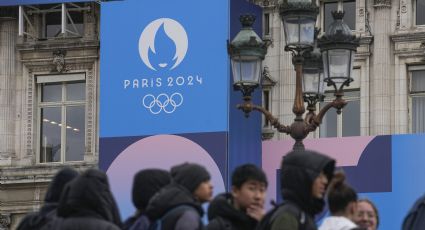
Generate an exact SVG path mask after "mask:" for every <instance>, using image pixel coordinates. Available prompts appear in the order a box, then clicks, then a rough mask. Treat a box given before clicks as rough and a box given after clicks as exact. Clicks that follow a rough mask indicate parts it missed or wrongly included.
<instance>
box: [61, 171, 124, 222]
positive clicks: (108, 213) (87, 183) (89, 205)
mask: <svg viewBox="0 0 425 230" xmlns="http://www.w3.org/2000/svg"><path fill="white" fill-rule="evenodd" d="M58 216H60V217H65V218H66V217H95V218H99V219H103V220H106V221H109V222H112V223H114V224H116V225H118V226H121V219H120V216H119V211H118V207H117V205H116V203H115V200H114V198H113V196H112V193H111V191H110V189H109V183H108V178H107V176H106V174H105V173H104V172H102V171H99V170H95V169H89V170H87V171H85V172H84V173H83V174H82V175H81V176H79V177H77V178H75V179H74V180H73V181H71V182H70V183H68V185H67V186H66V187H65V190H64V191H63V193H62V196H61V199H60V202H59V207H58Z"/></svg>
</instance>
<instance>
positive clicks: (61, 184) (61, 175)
mask: <svg viewBox="0 0 425 230" xmlns="http://www.w3.org/2000/svg"><path fill="white" fill-rule="evenodd" d="M77 176H78V172H77V171H75V170H74V169H72V168H68V167H65V168H62V169H60V170H59V171H58V172H57V173H56V175H55V176H54V177H53V179H52V182H50V184H49V188H48V189H47V193H46V196H45V197H44V204H43V206H42V207H41V209H40V211H39V212H36V213H31V214H28V215H27V216H26V217H25V218H24V219H23V220H22V221H21V223H20V224H19V226H18V228H17V229H18V230H31V229H40V228H41V227H42V226H44V225H45V224H47V223H48V222H49V221H50V220H52V219H54V218H56V209H57V207H58V204H59V198H60V196H61V194H62V191H63V189H64V188H65V185H66V184H67V183H68V182H70V181H71V180H73V179H74V178H75V177H77Z"/></svg>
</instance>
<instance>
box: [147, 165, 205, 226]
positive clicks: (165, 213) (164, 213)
mask: <svg viewBox="0 0 425 230" xmlns="http://www.w3.org/2000/svg"><path fill="white" fill-rule="evenodd" d="M171 178H172V182H171V184H169V185H167V186H165V187H164V188H162V189H161V190H160V191H159V192H158V193H157V194H156V195H155V196H154V197H152V199H151V200H150V201H149V204H148V207H147V209H146V214H147V216H148V217H149V219H150V220H151V223H155V222H156V221H161V226H162V229H164V230H199V229H202V228H203V224H202V221H201V217H202V216H203V214H204V211H203V209H202V206H201V204H202V203H205V202H207V201H210V200H211V197H212V190H213V186H212V184H211V182H210V174H209V173H208V171H207V170H206V169H205V168H204V167H203V166H201V165H198V164H194V163H183V164H180V165H176V166H174V167H172V168H171Z"/></svg>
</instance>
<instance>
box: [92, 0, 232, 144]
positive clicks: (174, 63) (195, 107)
mask: <svg viewBox="0 0 425 230" xmlns="http://www.w3.org/2000/svg"><path fill="white" fill-rule="evenodd" d="M228 4H229V3H228V0H216V1H210V2H208V4H206V3H205V2H203V1H198V0H183V1H174V0H160V1H148V0H127V1H123V2H110V3H107V4H103V5H102V12H101V52H100V53H101V73H100V76H101V77H100V78H101V79H100V95H101V96H100V104H101V105H100V122H101V123H100V127H101V128H100V136H101V137H119V136H137V135H154V134H169V133H171V134H172V133H196V132H216V131H227V130H228V108H227V104H228V94H229V92H228V89H229V82H228V77H229V76H228V74H229V73H228V67H229V63H228V56H227V50H226V40H227V39H228V28H229V26H228V18H229V17H228V11H229V6H228Z"/></svg>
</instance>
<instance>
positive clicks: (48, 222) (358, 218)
mask: <svg viewBox="0 0 425 230" xmlns="http://www.w3.org/2000/svg"><path fill="white" fill-rule="evenodd" d="M280 172H281V175H280V185H281V187H280V189H281V195H282V197H283V202H282V203H281V204H274V208H272V209H271V210H270V211H268V212H266V210H265V200H266V190H267V186H268V181H267V177H266V175H265V173H264V172H263V170H262V169H261V168H259V167H257V166H255V165H253V164H244V165H241V166H239V167H237V168H236V169H235V170H234V171H233V173H232V177H231V185H232V186H231V188H230V189H229V191H228V192H227V193H223V194H219V195H217V196H216V197H214V198H213V197H212V196H213V185H212V184H211V182H210V174H209V172H208V171H207V170H206V169H205V168H204V167H203V166H202V165H199V164H194V163H183V164H180V165H176V166H174V167H172V168H171V169H170V171H165V170H161V169H143V170H141V171H140V172H138V173H137V174H136V175H135V177H134V179H133V188H132V194H131V195H132V201H133V204H134V206H135V207H136V209H137V211H136V212H135V213H134V215H133V216H131V217H130V218H128V219H127V220H125V221H124V222H122V220H121V218H120V215H119V210H118V206H117V204H116V202H115V200H114V197H113V195H112V193H111V191H110V187H109V183H108V178H107V176H106V174H105V173H104V172H102V171H100V170H96V169H89V170H87V171H85V172H83V173H81V174H79V173H77V172H76V171H75V170H73V169H71V168H64V169H62V170H60V171H59V172H58V173H57V174H56V175H55V177H54V178H53V180H52V182H51V183H50V185H49V188H48V191H47V193H46V196H45V200H44V201H45V202H44V204H43V206H42V208H41V209H40V210H39V211H38V212H36V213H32V214H28V215H27V216H26V217H25V218H24V219H23V220H22V221H21V223H20V225H19V226H18V230H26V229H42V230H50V229H63V230H68V229H69V230H71V229H87V230H91V229H99V230H103V229H108V230H109V229H110V230H114V229H125V230H148V229H150V230H153V229H165V230H198V229H207V230H218V229H220V230H232V229H237V230H250V229H252V230H254V229H257V230H262V229H271V230H316V229H319V230H350V229H351V230H355V229H357V230H359V229H363V230H376V229H378V226H379V215H378V209H377V208H376V207H375V205H374V204H373V203H372V202H371V201H370V200H367V199H359V198H358V196H357V193H356V191H355V190H354V189H353V188H352V187H351V186H350V185H349V184H348V183H347V182H346V180H345V175H344V173H343V172H342V171H336V170H335V160H333V159H332V158H330V157H328V156H325V155H322V154H320V153H317V152H313V151H307V150H306V151H293V152H290V153H288V154H287V155H286V156H285V157H284V158H283V160H282V164H281V171H280ZM129 196H130V194H129ZM207 202H210V203H209V206H208V210H207V216H208V223H207V224H205V223H204V222H203V221H202V218H203V216H204V215H205V213H204V209H203V208H202V204H204V203H207ZM326 203H327V204H328V207H329V212H330V215H329V216H328V217H326V218H324V220H322V221H321V223H320V224H317V222H316V220H315V216H316V215H317V214H319V213H321V212H322V211H323V209H324V207H325V204H326ZM318 225H319V226H318ZM411 226H413V225H411ZM418 229H419V228H418ZM403 230H407V229H405V228H403ZM409 230H413V229H409Z"/></svg>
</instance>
